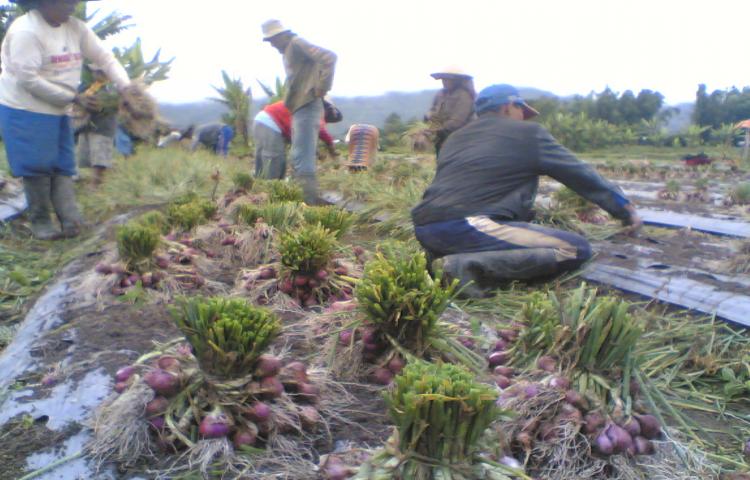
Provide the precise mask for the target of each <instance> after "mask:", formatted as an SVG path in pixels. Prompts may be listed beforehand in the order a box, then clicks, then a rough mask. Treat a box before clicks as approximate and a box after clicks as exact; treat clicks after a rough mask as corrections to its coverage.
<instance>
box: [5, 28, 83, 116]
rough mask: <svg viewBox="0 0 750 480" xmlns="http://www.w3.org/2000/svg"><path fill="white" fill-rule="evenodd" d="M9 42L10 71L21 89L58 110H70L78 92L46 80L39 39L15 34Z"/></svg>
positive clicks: (26, 32)
mask: <svg viewBox="0 0 750 480" xmlns="http://www.w3.org/2000/svg"><path fill="white" fill-rule="evenodd" d="M5 41H6V42H7V59H8V60H7V61H6V64H4V65H3V69H7V70H8V71H9V72H11V73H12V74H13V75H14V76H15V77H16V78H17V79H18V85H19V86H20V87H21V88H23V89H25V90H26V91H28V92H29V93H30V94H31V95H32V96H34V97H36V98H38V99H39V100H42V101H44V102H46V103H49V104H50V105H53V106H55V107H58V108H64V107H66V106H68V105H69V104H70V103H71V102H72V101H73V99H74V98H76V92H75V91H73V90H71V89H70V88H67V87H65V86H63V85H60V84H57V83H54V82H51V81H49V80H47V79H46V78H44V77H43V76H42V66H43V65H44V54H43V52H44V50H43V48H42V44H41V42H39V40H38V39H37V38H36V35H34V33H32V32H28V31H20V32H15V33H13V34H12V35H9V36H8V38H6V40H5Z"/></svg>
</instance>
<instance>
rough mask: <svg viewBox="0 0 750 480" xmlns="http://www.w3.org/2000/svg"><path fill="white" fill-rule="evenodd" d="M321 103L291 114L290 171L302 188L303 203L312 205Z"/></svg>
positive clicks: (314, 191)
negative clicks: (291, 170)
mask: <svg viewBox="0 0 750 480" xmlns="http://www.w3.org/2000/svg"><path fill="white" fill-rule="evenodd" d="M322 115H323V102H322V100H321V99H316V100H314V101H312V102H310V103H308V104H307V105H305V106H303V107H302V108H300V109H298V110H297V111H296V112H294V113H293V114H292V152H291V157H292V169H293V176H294V179H295V180H296V181H297V182H299V183H300V185H301V186H302V190H303V194H304V199H305V203H307V204H310V205H314V204H317V203H319V202H320V200H319V198H318V180H317V177H316V165H315V162H316V156H317V151H316V150H317V144H318V131H319V129H320V118H321V116H322Z"/></svg>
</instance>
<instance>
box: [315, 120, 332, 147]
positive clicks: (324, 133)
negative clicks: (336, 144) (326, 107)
mask: <svg viewBox="0 0 750 480" xmlns="http://www.w3.org/2000/svg"><path fill="white" fill-rule="evenodd" d="M318 138H320V140H322V141H323V143H325V144H326V145H333V137H332V136H331V134H330V133H328V130H326V126H325V123H323V122H321V123H320V131H319V132H318Z"/></svg>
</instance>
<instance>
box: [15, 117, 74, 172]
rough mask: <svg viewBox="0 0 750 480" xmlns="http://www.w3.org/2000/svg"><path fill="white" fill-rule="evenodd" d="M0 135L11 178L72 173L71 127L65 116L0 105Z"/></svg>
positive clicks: (72, 143)
mask: <svg viewBox="0 0 750 480" xmlns="http://www.w3.org/2000/svg"><path fill="white" fill-rule="evenodd" d="M0 135H2V137H3V142H4V143H5V152H6V154H7V155H8V164H9V165H10V171H11V173H12V174H13V176H15V177H35V176H40V175H64V176H72V175H75V174H76V162H75V144H74V142H73V126H72V124H71V121H70V117H68V116H67V115H47V114H44V113H35V112H28V111H26V110H18V109H16V108H10V107H6V106H5V105H0Z"/></svg>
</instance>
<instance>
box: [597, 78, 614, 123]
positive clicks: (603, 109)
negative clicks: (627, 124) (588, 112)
mask: <svg viewBox="0 0 750 480" xmlns="http://www.w3.org/2000/svg"><path fill="white" fill-rule="evenodd" d="M618 103H619V102H618V100H617V94H616V93H615V92H613V91H612V89H610V88H609V87H607V88H605V89H604V91H603V92H602V93H600V94H599V95H597V97H596V117H595V118H597V119H599V120H604V121H605V122H609V123H613V124H618V123H620V112H619V111H618Z"/></svg>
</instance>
